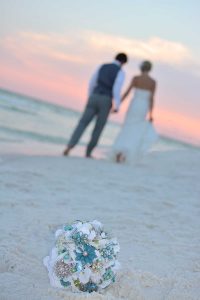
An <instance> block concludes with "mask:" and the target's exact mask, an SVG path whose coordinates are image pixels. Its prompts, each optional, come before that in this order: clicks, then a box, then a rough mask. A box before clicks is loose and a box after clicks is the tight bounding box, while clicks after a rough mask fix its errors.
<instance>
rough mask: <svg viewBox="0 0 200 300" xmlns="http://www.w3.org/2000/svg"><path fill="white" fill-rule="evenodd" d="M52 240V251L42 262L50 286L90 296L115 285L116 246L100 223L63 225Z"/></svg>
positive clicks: (117, 246) (80, 222) (117, 248)
mask: <svg viewBox="0 0 200 300" xmlns="http://www.w3.org/2000/svg"><path fill="white" fill-rule="evenodd" d="M55 236H56V241H55V247H54V248H53V249H52V251H51V254H50V256H47V257H45V258H44V265H45V266H46V267H47V269H48V274H49V278H50V283H51V285H52V286H54V287H59V288H69V289H71V291H73V292H77V291H79V292H80V291H82V292H89V293H91V292H94V291H95V292H97V291H100V290H102V289H104V288H105V287H107V286H108V285H110V284H111V283H113V282H114V281H115V277H116V272H117V270H118V268H119V262H118V261H117V254H118V253H119V244H118V242H117V241H116V239H113V238H110V237H109V235H108V234H107V233H106V232H105V231H104V230H103V226H102V224H101V223H100V222H98V221H96V220H94V221H92V222H82V221H76V222H75V223H72V224H66V225H64V226H63V228H62V229H58V230H57V231H56V233H55Z"/></svg>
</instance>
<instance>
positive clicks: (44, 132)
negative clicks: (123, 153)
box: [0, 89, 192, 157]
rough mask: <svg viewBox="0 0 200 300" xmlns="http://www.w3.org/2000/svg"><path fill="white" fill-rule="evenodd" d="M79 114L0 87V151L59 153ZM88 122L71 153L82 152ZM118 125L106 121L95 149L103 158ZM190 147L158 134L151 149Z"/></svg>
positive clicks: (86, 139) (38, 153)
mask: <svg viewBox="0 0 200 300" xmlns="http://www.w3.org/2000/svg"><path fill="white" fill-rule="evenodd" d="M79 118H80V113H79V112H77V111H73V110H70V109H67V108H64V107H61V106H58V105H55V104H50V103H47V102H43V101H38V100H35V99H33V98H30V97H27V96H22V95H19V94H15V93H11V92H8V91H5V90H1V89H0V154H27V155H61V153H62V151H63V149H64V147H65V145H66V143H67V141H68V138H69V137H70V135H71V133H72V131H73V129H74V126H75V125H76V123H77V121H78V120H79ZM92 127H93V124H91V125H90V126H89V127H88V129H87V131H86V132H85V134H84V135H83V137H82V139H81V140H80V143H79V146H78V147H76V148H75V150H74V155H83V154H84V148H85V147H84V146H85V145H86V143H87V141H88V139H89V137H90V134H91V130H92ZM119 130H120V125H119V124H117V123H113V122H108V124H107V126H106V129H105V130H104V132H103V135H102V137H101V139H100V143H99V146H98V147H97V148H96V150H95V152H94V153H95V156H97V157H105V156H106V153H107V152H108V151H109V148H110V146H111V145H112V142H113V140H114V138H115V137H116V135H117V133H118V132H119ZM188 147H192V146H189V145H186V144H183V143H180V142H178V141H174V140H171V139H168V138H163V137H161V138H160V139H159V141H158V143H157V144H156V145H155V146H154V147H153V149H152V150H159V151H168V150H172V149H180V148H181V149H184V148H188Z"/></svg>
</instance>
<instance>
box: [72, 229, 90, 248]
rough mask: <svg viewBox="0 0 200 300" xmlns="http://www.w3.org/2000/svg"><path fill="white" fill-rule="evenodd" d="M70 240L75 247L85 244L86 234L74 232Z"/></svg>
mask: <svg viewBox="0 0 200 300" xmlns="http://www.w3.org/2000/svg"><path fill="white" fill-rule="evenodd" d="M72 239H73V240H74V242H75V244H76V245H81V244H86V243H87V241H88V236H87V234H83V233H82V232H76V233H74V234H73V235H72Z"/></svg>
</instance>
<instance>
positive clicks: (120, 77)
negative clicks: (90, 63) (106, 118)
mask: <svg viewBox="0 0 200 300" xmlns="http://www.w3.org/2000/svg"><path fill="white" fill-rule="evenodd" d="M113 64H116V65H118V66H121V64H120V63H119V62H118V61H117V60H114V61H113ZM100 68H101V66H100V67H98V68H97V70H96V72H95V73H94V74H93V75H92V77H91V79H90V82H89V92H88V94H89V96H90V95H91V94H92V92H93V90H94V88H95V86H96V84H97V80H98V75H99V70H100ZM124 79H125V73H124V71H123V70H122V69H120V70H119V72H118V73H117V76H116V78H115V82H114V84H113V88H112V94H113V98H114V102H115V107H116V109H117V110H118V109H119V106H120V102H121V89H122V85H123V83H124Z"/></svg>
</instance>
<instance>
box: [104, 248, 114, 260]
mask: <svg viewBox="0 0 200 300" xmlns="http://www.w3.org/2000/svg"><path fill="white" fill-rule="evenodd" d="M101 255H102V256H103V258H105V259H109V260H112V259H113V258H114V257H115V253H114V249H113V247H112V245H111V244H109V245H106V247H105V248H103V249H102V250H101Z"/></svg>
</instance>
